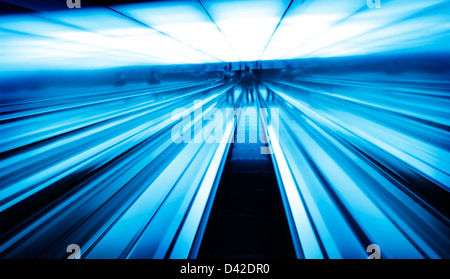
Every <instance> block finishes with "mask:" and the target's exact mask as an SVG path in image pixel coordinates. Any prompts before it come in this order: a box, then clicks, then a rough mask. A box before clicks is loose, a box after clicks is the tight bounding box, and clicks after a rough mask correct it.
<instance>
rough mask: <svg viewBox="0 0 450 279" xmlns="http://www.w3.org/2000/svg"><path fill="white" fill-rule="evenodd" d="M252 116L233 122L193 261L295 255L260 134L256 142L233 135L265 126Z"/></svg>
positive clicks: (271, 168) (257, 129)
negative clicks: (207, 216)
mask: <svg viewBox="0 0 450 279" xmlns="http://www.w3.org/2000/svg"><path fill="white" fill-rule="evenodd" d="M249 106H254V107H255V108H256V105H255V104H247V105H246V107H249ZM246 107H244V109H245V108H246ZM255 117H256V118H257V121H252V120H249V119H248V118H247V119H246V118H243V117H240V118H239V120H238V122H237V127H236V131H235V141H234V143H232V144H231V146H230V151H229V153H228V157H227V160H226V163H225V166H224V170H223V174H222V177H221V180H220V182H219V185H218V189H217V193H216V196H215V199H214V203H213V206H212V209H211V213H210V215H209V219H208V223H207V225H206V229H205V232H204V235H203V239H202V242H201V245H200V248H199V251H198V254H197V258H198V259H223V258H226V259H287V258H295V257H296V254H295V250H294V246H293V243H292V238H291V235H290V230H289V225H288V222H287V218H286V213H285V211H284V207H283V203H282V199H281V195H280V191H279V187H278V183H277V178H276V174H275V172H274V167H273V163H272V160H271V156H270V154H267V152H266V151H267V150H268V145H267V144H266V143H263V142H261V140H259V136H258V137H257V138H258V141H257V142H256V143H249V140H247V137H246V140H245V143H240V142H238V141H237V140H236V136H237V133H241V132H244V131H245V135H248V138H250V137H251V135H252V134H253V135H255V134H256V135H259V134H258V133H259V132H260V131H261V129H264V128H263V123H262V121H260V119H259V118H260V117H259V116H256V114H255ZM253 120H254V119H253Z"/></svg>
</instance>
